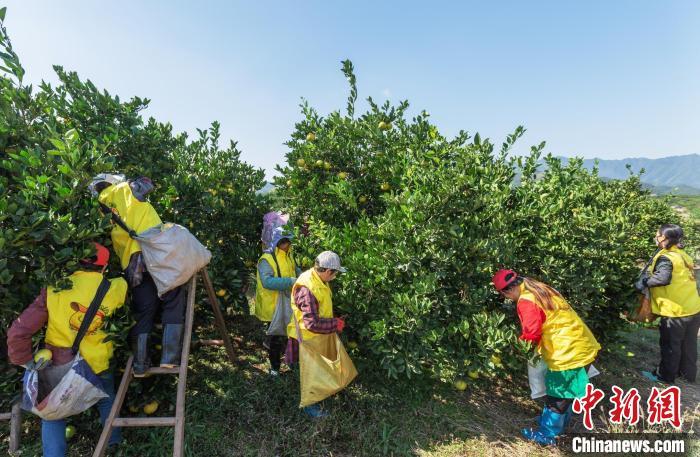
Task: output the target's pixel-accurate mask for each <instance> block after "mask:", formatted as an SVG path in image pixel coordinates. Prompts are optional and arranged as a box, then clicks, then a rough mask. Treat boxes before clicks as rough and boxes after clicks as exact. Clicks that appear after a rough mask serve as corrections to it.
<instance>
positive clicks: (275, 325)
mask: <svg viewBox="0 0 700 457" xmlns="http://www.w3.org/2000/svg"><path fill="white" fill-rule="evenodd" d="M292 238H293V234H292V233H291V232H288V231H285V229H284V227H277V228H275V229H274V230H273V231H272V238H271V239H270V241H269V243H268V245H267V247H266V249H265V252H264V253H263V255H262V256H261V257H260V260H258V268H257V274H256V279H257V287H256V289H255V315H256V316H257V318H258V319H260V320H261V321H262V322H267V323H271V324H270V325H269V326H268V327H267V330H266V335H265V342H264V343H263V346H265V348H266V349H267V355H268V359H269V360H270V372H269V373H270V376H279V371H280V365H281V358H282V354H283V353H284V349H285V345H286V342H287V323H288V322H289V318H290V314H291V308H290V307H289V304H290V302H291V296H290V293H291V290H292V286H293V285H294V282H295V281H296V279H297V276H299V275H300V274H301V269H300V268H299V267H298V266H297V264H296V262H295V261H294V257H293V255H292ZM275 313H277V315H275ZM273 319H276V321H275V322H273Z"/></svg>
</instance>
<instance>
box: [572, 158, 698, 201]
mask: <svg viewBox="0 0 700 457" xmlns="http://www.w3.org/2000/svg"><path fill="white" fill-rule="evenodd" d="M561 159H562V160H563V161H564V162H567V161H569V160H571V159H570V158H568V157H561ZM583 165H584V167H586V168H588V169H589V170H590V169H593V168H594V167H596V166H597V167H598V174H599V175H600V177H602V178H607V179H625V178H627V177H629V176H630V173H634V174H637V173H639V172H641V171H642V170H643V171H644V173H643V174H642V178H641V179H642V182H643V183H644V185H645V186H647V187H648V188H649V189H651V190H652V191H653V192H656V193H658V194H670V193H673V194H678V195H700V154H688V155H680V156H669V157H662V158H659V159H648V158H627V159H618V160H607V159H584V161H583ZM628 166H629V169H628Z"/></svg>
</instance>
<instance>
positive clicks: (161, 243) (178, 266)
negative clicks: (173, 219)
mask: <svg viewBox="0 0 700 457" xmlns="http://www.w3.org/2000/svg"><path fill="white" fill-rule="evenodd" d="M135 239H136V240H137V241H138V242H139V244H140V245H141V255H142V256H143V261H144V263H145V264H146V269H147V270H148V272H149V273H150V274H151V277H152V278H153V282H154V283H155V284H156V288H157V289H158V295H159V296H162V295H163V294H165V293H166V292H168V291H170V290H173V289H174V288H176V287H178V286H181V285H183V284H185V283H186V282H187V281H189V280H190V278H192V276H194V274H195V273H197V272H198V271H199V270H201V269H202V268H204V267H205V266H207V264H209V261H210V260H211V252H209V250H208V249H207V248H205V247H204V246H203V245H202V243H200V242H199V240H198V239H197V238H195V237H194V235H192V234H191V233H190V232H189V230H187V229H186V228H185V227H183V226H181V225H178V224H173V223H165V224H163V225H159V226H157V227H153V228H150V229H148V230H146V231H145V232H142V233H140V234H139V235H138V236H136V237H135Z"/></svg>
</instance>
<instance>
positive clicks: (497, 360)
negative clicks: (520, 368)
mask: <svg viewBox="0 0 700 457" xmlns="http://www.w3.org/2000/svg"><path fill="white" fill-rule="evenodd" d="M491 361H492V362H493V363H494V365H500V364H501V358H500V357H499V356H497V355H492V356H491Z"/></svg>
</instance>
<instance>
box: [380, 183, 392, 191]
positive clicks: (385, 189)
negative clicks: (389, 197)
mask: <svg viewBox="0 0 700 457" xmlns="http://www.w3.org/2000/svg"><path fill="white" fill-rule="evenodd" d="M379 188H380V189H382V191H383V192H386V191H388V190H389V189H391V184H389V183H388V182H383V183H382V184H381V186H379Z"/></svg>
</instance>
